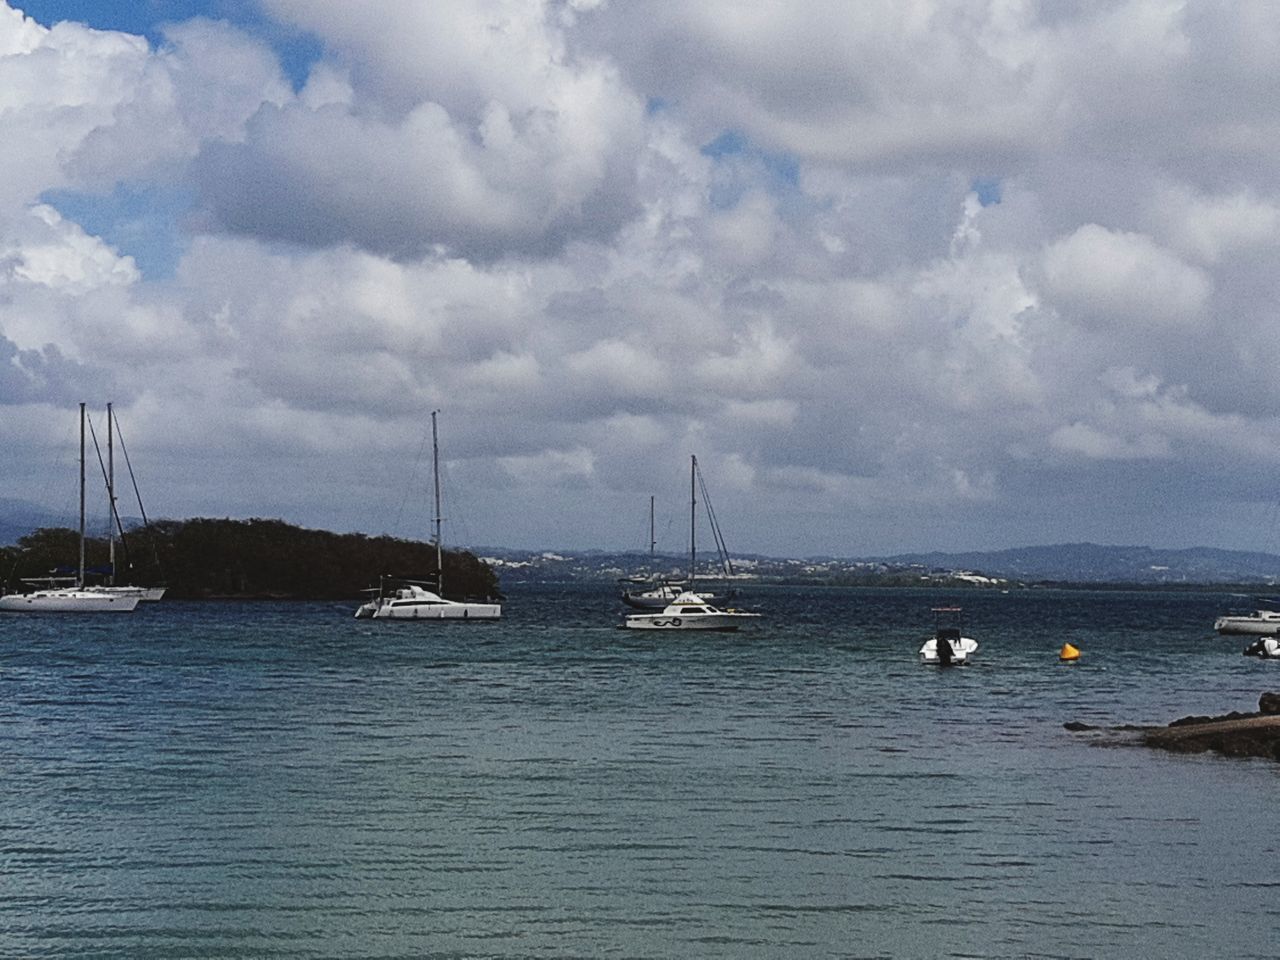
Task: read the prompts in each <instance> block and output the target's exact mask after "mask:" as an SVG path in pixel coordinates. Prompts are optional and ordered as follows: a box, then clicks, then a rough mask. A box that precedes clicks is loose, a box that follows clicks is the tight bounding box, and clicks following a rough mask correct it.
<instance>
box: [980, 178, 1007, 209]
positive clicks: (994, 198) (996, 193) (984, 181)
mask: <svg viewBox="0 0 1280 960" xmlns="http://www.w3.org/2000/svg"><path fill="white" fill-rule="evenodd" d="M972 189H973V192H974V193H976V194H977V195H978V202H979V203H981V204H982V205H983V206H984V207H989V206H991V205H992V204H995V203H999V202H1000V198H1001V196H1002V195H1003V193H1004V185H1003V184H1001V182H1000V181H999V180H998V179H997V178H995V177H979V178H978V179H977V180H974V181H973V185H972Z"/></svg>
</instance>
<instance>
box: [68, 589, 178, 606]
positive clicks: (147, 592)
mask: <svg viewBox="0 0 1280 960" xmlns="http://www.w3.org/2000/svg"><path fill="white" fill-rule="evenodd" d="M166 589H168V588H167V587H85V592H86V593H101V594H106V595H107V596H112V597H137V598H138V600H139V601H141V602H142V603H155V602H156V601H157V600H159V599H160V598H161V597H163V596H164V592H165V590H166Z"/></svg>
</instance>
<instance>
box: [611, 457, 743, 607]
mask: <svg viewBox="0 0 1280 960" xmlns="http://www.w3.org/2000/svg"><path fill="white" fill-rule="evenodd" d="M701 480H702V474H701V473H699V472H698V458H697V457H696V456H693V457H691V458H690V463H689V580H688V586H687V588H686V589H685V590H683V591H682V592H680V593H679V594H677V595H676V596H675V597H674V598H672V599H671V600H670V601H669V602H668V603H667V604H666V606H664V607H663V608H662V610H661V611H657V612H649V613H631V614H628V615H627V618H626V620H625V621H623V626H624V627H627V628H628V629H631V630H737V629H738V627H739V626H740V625H741V624H742V623H744V622H749V621H750V620H753V619H756V618H758V617H759V616H760V614H758V613H747V612H745V611H742V610H721V609H720V608H718V607H715V606H712V605H711V603H710V602H708V598H707V596H705V595H703V594H699V593H695V592H694V591H695V589H696V587H695V584H696V581H697V570H698V537H697V532H698V486H699V483H700V482H701ZM702 493H703V499H704V500H708V498H707V496H706V485H705V484H703V485H702ZM707 516H708V518H709V519H710V521H711V532H712V536H713V537H714V538H715V541H716V548H717V550H718V551H719V553H720V556H721V559H722V560H723V561H725V563H726V569H727V570H728V571H729V572H732V567H731V566H729V565H728V562H727V558H728V551H727V550H726V549H725V545H724V537H723V536H722V535H721V533H720V525H719V524H718V523H717V522H716V515H715V511H713V510H712V509H711V503H710V501H709V500H708V502H707Z"/></svg>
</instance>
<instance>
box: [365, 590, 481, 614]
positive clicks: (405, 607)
mask: <svg viewBox="0 0 1280 960" xmlns="http://www.w3.org/2000/svg"><path fill="white" fill-rule="evenodd" d="M356 619H357V620H500V619H502V604H500V603H471V602H464V601H459V600H445V599H443V598H442V597H440V596H439V594H435V593H432V592H431V591H430V590H424V589H422V588H421V587H418V586H409V587H402V588H401V589H398V590H396V591H395V592H394V593H392V594H390V595H388V596H381V597H374V598H373V599H372V600H370V601H368V602H367V603H362V604H361V605H360V606H359V608H358V609H357V610H356Z"/></svg>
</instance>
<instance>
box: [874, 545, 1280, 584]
mask: <svg viewBox="0 0 1280 960" xmlns="http://www.w3.org/2000/svg"><path fill="white" fill-rule="evenodd" d="M885 562H886V563H894V564H919V565H922V566H926V567H941V568H946V569H952V570H954V569H970V570H979V571H981V572H982V573H985V574H987V575H988V576H996V577H1004V578H1006V579H1011V580H1031V581H1036V580H1059V581H1068V582H1072V583H1267V584H1273V583H1277V582H1280V556H1276V555H1275V554H1271V553H1255V552H1247V551H1242V550H1218V549H1215V548H1213V547H1189V548H1187V549H1184V550H1161V549H1157V548H1154V547H1109V546H1102V545H1100V544H1096V543H1061V544H1056V545H1053V546H1047V547H1017V548H1014V549H1010V550H995V551H989V552H974V553H911V554H902V555H899V556H895V557H889V558H886V560H885Z"/></svg>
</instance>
